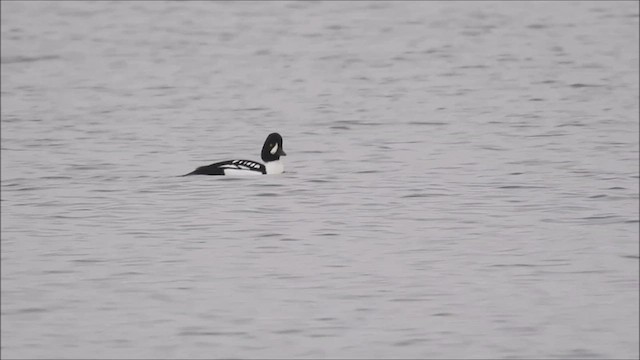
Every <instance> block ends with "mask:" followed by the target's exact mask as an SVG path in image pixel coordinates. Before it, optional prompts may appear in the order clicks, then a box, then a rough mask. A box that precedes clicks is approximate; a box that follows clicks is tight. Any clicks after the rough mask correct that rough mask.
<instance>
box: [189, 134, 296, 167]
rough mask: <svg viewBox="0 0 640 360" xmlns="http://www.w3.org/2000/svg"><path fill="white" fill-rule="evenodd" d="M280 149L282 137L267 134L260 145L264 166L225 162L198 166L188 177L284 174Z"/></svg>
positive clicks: (235, 161) (249, 162)
mask: <svg viewBox="0 0 640 360" xmlns="http://www.w3.org/2000/svg"><path fill="white" fill-rule="evenodd" d="M286 155H287V153H285V152H284V149H283V148H282V136H281V135H280V134H278V133H277V132H274V133H271V134H269V136H267V139H266V140H265V141H264V145H262V152H261V157H262V161H264V164H262V163H259V162H256V161H253V160H226V161H220V162H217V163H214V164H211V165H206V166H200V167H198V168H197V169H195V170H193V171H192V172H190V173H188V174H184V175H182V176H188V175H226V176H229V175H232V176H243V175H274V174H282V173H283V172H284V165H283V164H282V162H281V161H280V157H281V156H286Z"/></svg>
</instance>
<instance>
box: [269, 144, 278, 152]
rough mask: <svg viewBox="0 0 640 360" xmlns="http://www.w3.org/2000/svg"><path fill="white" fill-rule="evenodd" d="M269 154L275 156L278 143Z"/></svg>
mask: <svg viewBox="0 0 640 360" xmlns="http://www.w3.org/2000/svg"><path fill="white" fill-rule="evenodd" d="M269 152H270V153H271V155H275V154H276V153H277V152H278V143H276V145H275V146H274V147H273V149H271V151H269Z"/></svg>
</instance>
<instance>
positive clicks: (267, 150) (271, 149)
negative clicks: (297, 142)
mask: <svg viewBox="0 0 640 360" xmlns="http://www.w3.org/2000/svg"><path fill="white" fill-rule="evenodd" d="M285 155H287V154H286V153H285V152H284V150H283V149H282V136H280V134H278V133H271V134H269V136H267V140H265V141H264V145H263V146H262V160H263V161H265V162H267V161H276V160H278V159H280V156H285Z"/></svg>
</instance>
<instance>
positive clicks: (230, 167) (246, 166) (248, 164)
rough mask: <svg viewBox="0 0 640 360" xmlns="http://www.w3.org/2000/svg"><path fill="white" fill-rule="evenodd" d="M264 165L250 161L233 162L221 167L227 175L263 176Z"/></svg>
mask: <svg viewBox="0 0 640 360" xmlns="http://www.w3.org/2000/svg"><path fill="white" fill-rule="evenodd" d="M261 167H262V164H260V163H257V162H255V161H250V160H233V161H232V162H230V163H228V164H224V165H221V166H220V169H224V173H225V175H231V174H233V175H242V174H246V175H254V174H255V175H262V169H261Z"/></svg>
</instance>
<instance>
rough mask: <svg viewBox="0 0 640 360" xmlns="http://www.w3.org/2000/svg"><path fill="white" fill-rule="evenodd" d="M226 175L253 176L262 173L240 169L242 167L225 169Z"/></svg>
mask: <svg viewBox="0 0 640 360" xmlns="http://www.w3.org/2000/svg"><path fill="white" fill-rule="evenodd" d="M224 175H225V176H253V175H262V173H261V172H260V171H254V170H240V169H224Z"/></svg>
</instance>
